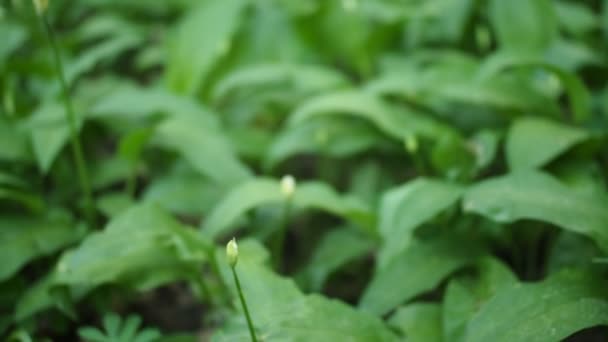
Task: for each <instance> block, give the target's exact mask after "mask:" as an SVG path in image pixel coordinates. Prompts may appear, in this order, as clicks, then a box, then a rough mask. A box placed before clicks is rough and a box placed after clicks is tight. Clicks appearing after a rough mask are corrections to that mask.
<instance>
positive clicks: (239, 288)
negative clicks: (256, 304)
mask: <svg viewBox="0 0 608 342" xmlns="http://www.w3.org/2000/svg"><path fill="white" fill-rule="evenodd" d="M230 269H231V270H232V276H233V277H234V283H235V284H236V290H237V292H238V293H239V298H240V299H241V305H242V306H243V311H244V312H245V318H246V319H247V326H248V327H249V335H251V341H252V342H257V341H258V340H257V338H256V337H255V330H254V329H253V322H252V321H251V316H250V315H249V309H248V308H247V303H246V302H245V296H243V290H241V282H239V277H238V276H237V275H236V270H235V269H234V266H232V267H230Z"/></svg>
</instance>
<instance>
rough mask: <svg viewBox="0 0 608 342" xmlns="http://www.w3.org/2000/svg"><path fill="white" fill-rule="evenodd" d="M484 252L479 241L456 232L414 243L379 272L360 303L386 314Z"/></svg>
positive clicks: (364, 306) (376, 312)
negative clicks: (457, 234)
mask: <svg viewBox="0 0 608 342" xmlns="http://www.w3.org/2000/svg"><path fill="white" fill-rule="evenodd" d="M480 255H481V250H480V247H479V246H478V245H477V243H476V242H475V241H472V240H471V239H464V238H463V237H458V236H454V235H451V236H446V237H442V238H438V239H435V240H432V241H427V242H414V243H412V244H411V245H410V246H409V247H408V248H407V249H405V250H404V251H403V252H401V253H400V254H398V255H396V256H395V257H393V258H392V259H391V260H390V262H388V264H387V266H386V267H383V268H381V269H379V270H378V271H377V272H376V274H375V275H374V277H373V278H372V281H371V283H370V284H369V286H368V287H367V289H365V292H364V293H363V296H362V298H361V301H360V302H359V306H360V307H361V309H363V310H365V311H368V312H371V313H374V314H376V315H379V316H382V315H384V314H386V313H388V312H389V311H391V310H392V309H394V308H396V307H398V306H399V305H401V304H403V303H405V302H407V301H409V300H411V299H412V298H414V297H416V296H417V295H420V294H422V293H424V292H427V291H430V290H432V289H434V288H435V287H437V285H439V283H440V282H441V281H442V280H443V279H444V278H445V277H447V276H448V275H450V274H451V273H453V272H455V271H457V270H458V269H461V268H463V267H465V266H467V265H469V264H471V263H472V262H474V261H475V260H476V259H477V258H478V257H479V256H480Z"/></svg>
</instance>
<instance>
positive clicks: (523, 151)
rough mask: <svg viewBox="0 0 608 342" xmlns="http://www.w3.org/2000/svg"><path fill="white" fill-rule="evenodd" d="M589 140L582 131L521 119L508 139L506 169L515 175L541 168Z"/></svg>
mask: <svg viewBox="0 0 608 342" xmlns="http://www.w3.org/2000/svg"><path fill="white" fill-rule="evenodd" d="M588 136H589V135H588V134H587V132H585V131H583V130H582V129H579V128H575V127H569V126H566V125H563V124H558V123H556V122H552V121H549V120H546V119H541V118H526V117H524V118H521V119H519V120H517V121H515V123H514V124H513V126H512V127H511V129H510V131H509V135H508V136H507V142H506V153H507V161H508V163H509V167H510V169H511V170H514V171H517V170H522V169H534V168H538V167H542V166H544V165H545V164H547V163H548V162H550V161H551V160H553V159H554V158H556V157H557V156H559V155H560V154H561V153H563V152H565V151H566V150H568V149H569V148H570V147H572V146H573V145H575V144H577V143H579V142H581V141H582V140H584V139H586V138H588Z"/></svg>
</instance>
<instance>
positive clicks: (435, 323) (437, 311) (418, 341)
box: [388, 303, 443, 342]
mask: <svg viewBox="0 0 608 342" xmlns="http://www.w3.org/2000/svg"><path fill="white" fill-rule="evenodd" d="M388 324H390V325H391V326H392V327H394V328H396V329H398V330H399V331H401V332H402V333H403V334H404V335H405V336H406V339H407V341H411V342H441V341H443V340H442V337H441V307H440V306H439V304H431V303H414V304H410V305H407V306H404V307H401V308H399V309H397V311H396V312H395V313H394V314H393V315H392V316H391V317H390V318H389V320H388Z"/></svg>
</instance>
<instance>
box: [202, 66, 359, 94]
mask: <svg viewBox="0 0 608 342" xmlns="http://www.w3.org/2000/svg"><path fill="white" fill-rule="evenodd" d="M347 84H348V82H347V80H346V78H345V77H344V76H343V75H342V74H340V73H338V72H336V71H335V70H334V69H329V68H326V67H323V66H320V65H298V64H295V65H292V64H282V63H273V64H256V65H251V66H245V67H243V68H240V69H237V70H235V71H234V72H232V73H230V74H228V75H227V76H226V77H224V78H223V79H222V80H221V81H220V82H219V83H218V84H217V85H216V86H215V87H214V91H213V96H212V97H213V99H214V101H216V102H217V101H223V100H225V99H226V98H227V97H229V96H230V95H231V93H235V92H237V91H239V90H245V89H258V88H264V87H265V88H268V87H272V86H274V87H282V88H285V87H289V88H293V90H294V91H296V92H298V93H302V94H303V95H305V94H310V93H318V92H322V91H328V90H331V89H335V88H338V87H342V86H345V85H347Z"/></svg>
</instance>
